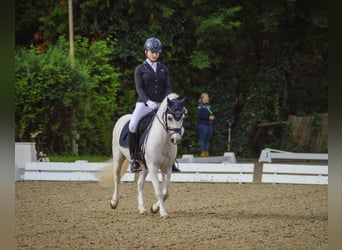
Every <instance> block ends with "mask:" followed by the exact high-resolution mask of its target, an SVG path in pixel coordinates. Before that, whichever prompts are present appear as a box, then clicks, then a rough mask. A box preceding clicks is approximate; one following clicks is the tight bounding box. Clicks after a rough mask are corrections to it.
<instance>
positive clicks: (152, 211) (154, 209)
mask: <svg viewBox="0 0 342 250" xmlns="http://www.w3.org/2000/svg"><path fill="white" fill-rule="evenodd" d="M158 211H159V207H157V208H154V206H153V205H152V206H151V213H153V214H155V213H157V212H158Z"/></svg>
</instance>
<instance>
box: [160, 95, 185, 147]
mask: <svg viewBox="0 0 342 250" xmlns="http://www.w3.org/2000/svg"><path fill="white" fill-rule="evenodd" d="M178 97H179V96H178V95H177V94H175V93H171V94H169V95H168V96H167V97H166V98H165V99H164V100H163V102H162V103H161V105H160V108H159V110H158V112H157V116H158V120H159V121H160V122H161V123H162V125H163V127H164V129H165V130H166V131H167V132H168V133H169V134H170V139H171V143H173V144H180V143H181V141H182V134H183V121H184V118H185V116H186V114H187V110H186V108H185V107H184V100H185V98H183V99H182V100H179V99H177V98H178ZM161 120H162V121H161Z"/></svg>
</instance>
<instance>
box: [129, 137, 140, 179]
mask: <svg viewBox="0 0 342 250" xmlns="http://www.w3.org/2000/svg"><path fill="white" fill-rule="evenodd" d="M137 143H138V142H137V134H136V133H132V132H130V131H128V148H129V153H130V156H131V164H130V165H131V172H132V173H134V172H138V171H141V166H140V164H139V162H137V145H138V144H137Z"/></svg>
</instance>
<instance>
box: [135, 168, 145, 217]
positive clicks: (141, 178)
mask: <svg viewBox="0 0 342 250" xmlns="http://www.w3.org/2000/svg"><path fill="white" fill-rule="evenodd" d="M146 176H147V170H146V168H144V167H143V168H142V170H141V171H140V172H139V177H138V181H137V189H138V210H139V214H141V215H144V214H146V213H147V210H146V208H145V204H144V194H143V191H144V184H145V179H146Z"/></svg>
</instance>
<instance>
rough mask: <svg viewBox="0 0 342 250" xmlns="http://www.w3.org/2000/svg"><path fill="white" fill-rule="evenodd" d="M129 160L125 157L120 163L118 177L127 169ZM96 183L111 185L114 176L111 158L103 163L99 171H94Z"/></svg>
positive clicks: (105, 185)
mask: <svg viewBox="0 0 342 250" xmlns="http://www.w3.org/2000/svg"><path fill="white" fill-rule="evenodd" d="M128 164H129V161H128V160H127V159H125V160H124V161H123V162H122V164H121V171H120V178H121V176H123V175H124V174H125V172H126V170H127V167H128ZM96 176H97V179H98V183H99V184H100V185H101V186H104V187H108V186H113V178H114V167H113V159H112V160H111V161H110V162H109V163H108V164H107V165H105V166H104V167H103V168H102V169H101V171H99V172H97V173H96Z"/></svg>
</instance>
